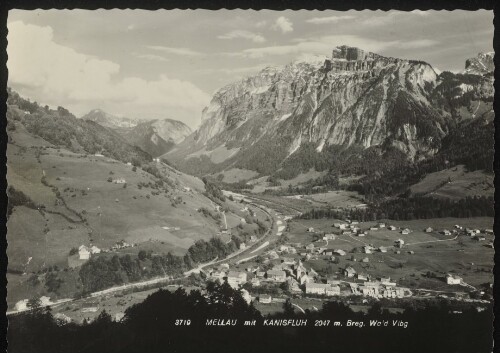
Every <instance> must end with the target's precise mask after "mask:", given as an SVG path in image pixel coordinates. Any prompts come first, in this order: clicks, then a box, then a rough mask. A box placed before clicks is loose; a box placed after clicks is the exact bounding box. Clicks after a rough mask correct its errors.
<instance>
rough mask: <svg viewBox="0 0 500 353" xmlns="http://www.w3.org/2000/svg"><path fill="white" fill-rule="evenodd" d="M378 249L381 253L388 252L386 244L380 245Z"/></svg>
mask: <svg viewBox="0 0 500 353" xmlns="http://www.w3.org/2000/svg"><path fill="white" fill-rule="evenodd" d="M378 251H380V252H381V253H386V252H387V248H386V247H385V246H380V247H379V248H378Z"/></svg>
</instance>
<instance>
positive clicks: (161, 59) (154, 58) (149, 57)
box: [134, 53, 169, 62]
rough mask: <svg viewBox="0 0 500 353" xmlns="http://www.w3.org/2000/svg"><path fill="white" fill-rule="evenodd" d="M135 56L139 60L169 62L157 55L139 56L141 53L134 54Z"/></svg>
mask: <svg viewBox="0 0 500 353" xmlns="http://www.w3.org/2000/svg"><path fill="white" fill-rule="evenodd" d="M134 56H135V57H136V58H139V59H146V60H152V61H163V62H167V61H169V60H168V59H167V58H165V57H164V56H161V55H155V54H139V53H134Z"/></svg>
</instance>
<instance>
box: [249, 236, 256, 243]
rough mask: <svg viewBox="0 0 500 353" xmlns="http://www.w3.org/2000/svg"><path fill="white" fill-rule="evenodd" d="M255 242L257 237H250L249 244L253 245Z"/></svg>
mask: <svg viewBox="0 0 500 353" xmlns="http://www.w3.org/2000/svg"><path fill="white" fill-rule="evenodd" d="M256 241H257V237H256V236H255V235H252V236H250V243H255V242H256Z"/></svg>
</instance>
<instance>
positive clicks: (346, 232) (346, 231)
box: [342, 230, 352, 235]
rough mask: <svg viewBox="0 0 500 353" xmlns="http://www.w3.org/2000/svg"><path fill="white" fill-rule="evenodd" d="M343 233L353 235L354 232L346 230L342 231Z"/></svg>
mask: <svg viewBox="0 0 500 353" xmlns="http://www.w3.org/2000/svg"><path fill="white" fill-rule="evenodd" d="M342 235H352V232H351V231H348V230H344V231H343V232H342Z"/></svg>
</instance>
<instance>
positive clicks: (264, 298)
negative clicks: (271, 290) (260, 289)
mask: <svg viewBox="0 0 500 353" xmlns="http://www.w3.org/2000/svg"><path fill="white" fill-rule="evenodd" d="M272 299H273V298H272V297H271V296H270V295H267V294H261V295H260V296H259V303H262V304H271V301H272Z"/></svg>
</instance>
